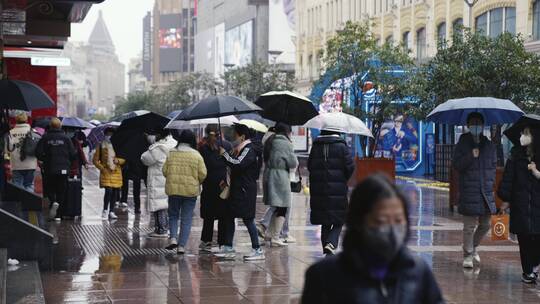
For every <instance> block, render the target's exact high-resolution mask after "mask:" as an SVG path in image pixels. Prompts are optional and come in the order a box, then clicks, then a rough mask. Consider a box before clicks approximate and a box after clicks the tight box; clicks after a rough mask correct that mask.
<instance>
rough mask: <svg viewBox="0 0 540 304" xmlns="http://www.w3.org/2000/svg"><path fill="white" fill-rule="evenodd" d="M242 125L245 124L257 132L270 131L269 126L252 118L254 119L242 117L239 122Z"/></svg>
mask: <svg viewBox="0 0 540 304" xmlns="http://www.w3.org/2000/svg"><path fill="white" fill-rule="evenodd" d="M239 123H240V124H241V125H244V126H247V127H248V128H250V129H253V130H255V131H257V132H261V133H266V132H268V127H267V126H265V125H264V124H262V123H260V122H258V121H256V120H252V119H242V120H240V122H239Z"/></svg>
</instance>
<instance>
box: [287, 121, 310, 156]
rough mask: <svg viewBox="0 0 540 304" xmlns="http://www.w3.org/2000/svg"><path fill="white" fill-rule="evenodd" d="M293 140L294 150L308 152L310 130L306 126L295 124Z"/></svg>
mask: <svg viewBox="0 0 540 304" xmlns="http://www.w3.org/2000/svg"><path fill="white" fill-rule="evenodd" d="M291 140H292V142H293V146H294V151H298V152H307V150H308V130H307V129H306V128H302V127H298V126H293V127H292V134H291Z"/></svg>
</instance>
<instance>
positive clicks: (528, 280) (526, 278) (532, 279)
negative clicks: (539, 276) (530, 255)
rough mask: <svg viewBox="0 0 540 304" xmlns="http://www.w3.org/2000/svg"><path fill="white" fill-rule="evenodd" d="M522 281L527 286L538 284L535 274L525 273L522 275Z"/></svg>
mask: <svg viewBox="0 0 540 304" xmlns="http://www.w3.org/2000/svg"><path fill="white" fill-rule="evenodd" d="M521 281H522V282H523V283H525V284H534V283H536V276H535V275H534V273H529V274H526V273H524V274H522V275H521Z"/></svg>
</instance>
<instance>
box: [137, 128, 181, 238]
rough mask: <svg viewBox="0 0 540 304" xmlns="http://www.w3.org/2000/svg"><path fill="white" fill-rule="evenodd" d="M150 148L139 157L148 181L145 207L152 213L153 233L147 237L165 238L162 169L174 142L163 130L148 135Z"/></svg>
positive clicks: (166, 200)
mask: <svg viewBox="0 0 540 304" xmlns="http://www.w3.org/2000/svg"><path fill="white" fill-rule="evenodd" d="M147 138H148V142H149V143H150V147H148V151H146V152H144V153H143V154H142V155H141V161H142V163H143V164H144V165H145V166H147V167H148V181H147V185H146V189H147V192H148V193H147V196H146V207H147V209H148V211H149V212H153V213H154V224H155V228H154V232H152V233H150V234H149V235H148V237H155V238H167V237H168V235H167V229H168V215H167V208H168V207H169V203H168V196H167V194H166V193H165V176H163V172H162V168H163V164H164V163H165V160H166V159H167V156H168V155H169V150H171V149H172V148H174V147H175V146H176V141H175V140H174V139H173V138H172V137H171V136H169V134H168V131H167V130H164V131H162V132H160V133H158V134H156V135H148V136H147Z"/></svg>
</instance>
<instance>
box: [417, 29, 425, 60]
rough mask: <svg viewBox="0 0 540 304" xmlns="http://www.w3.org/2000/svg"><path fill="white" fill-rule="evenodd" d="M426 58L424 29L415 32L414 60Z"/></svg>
mask: <svg viewBox="0 0 540 304" xmlns="http://www.w3.org/2000/svg"><path fill="white" fill-rule="evenodd" d="M426 56H427V43H426V29H425V28H421V29H419V30H418V31H416V58H418V59H422V58H425V57H426Z"/></svg>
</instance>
